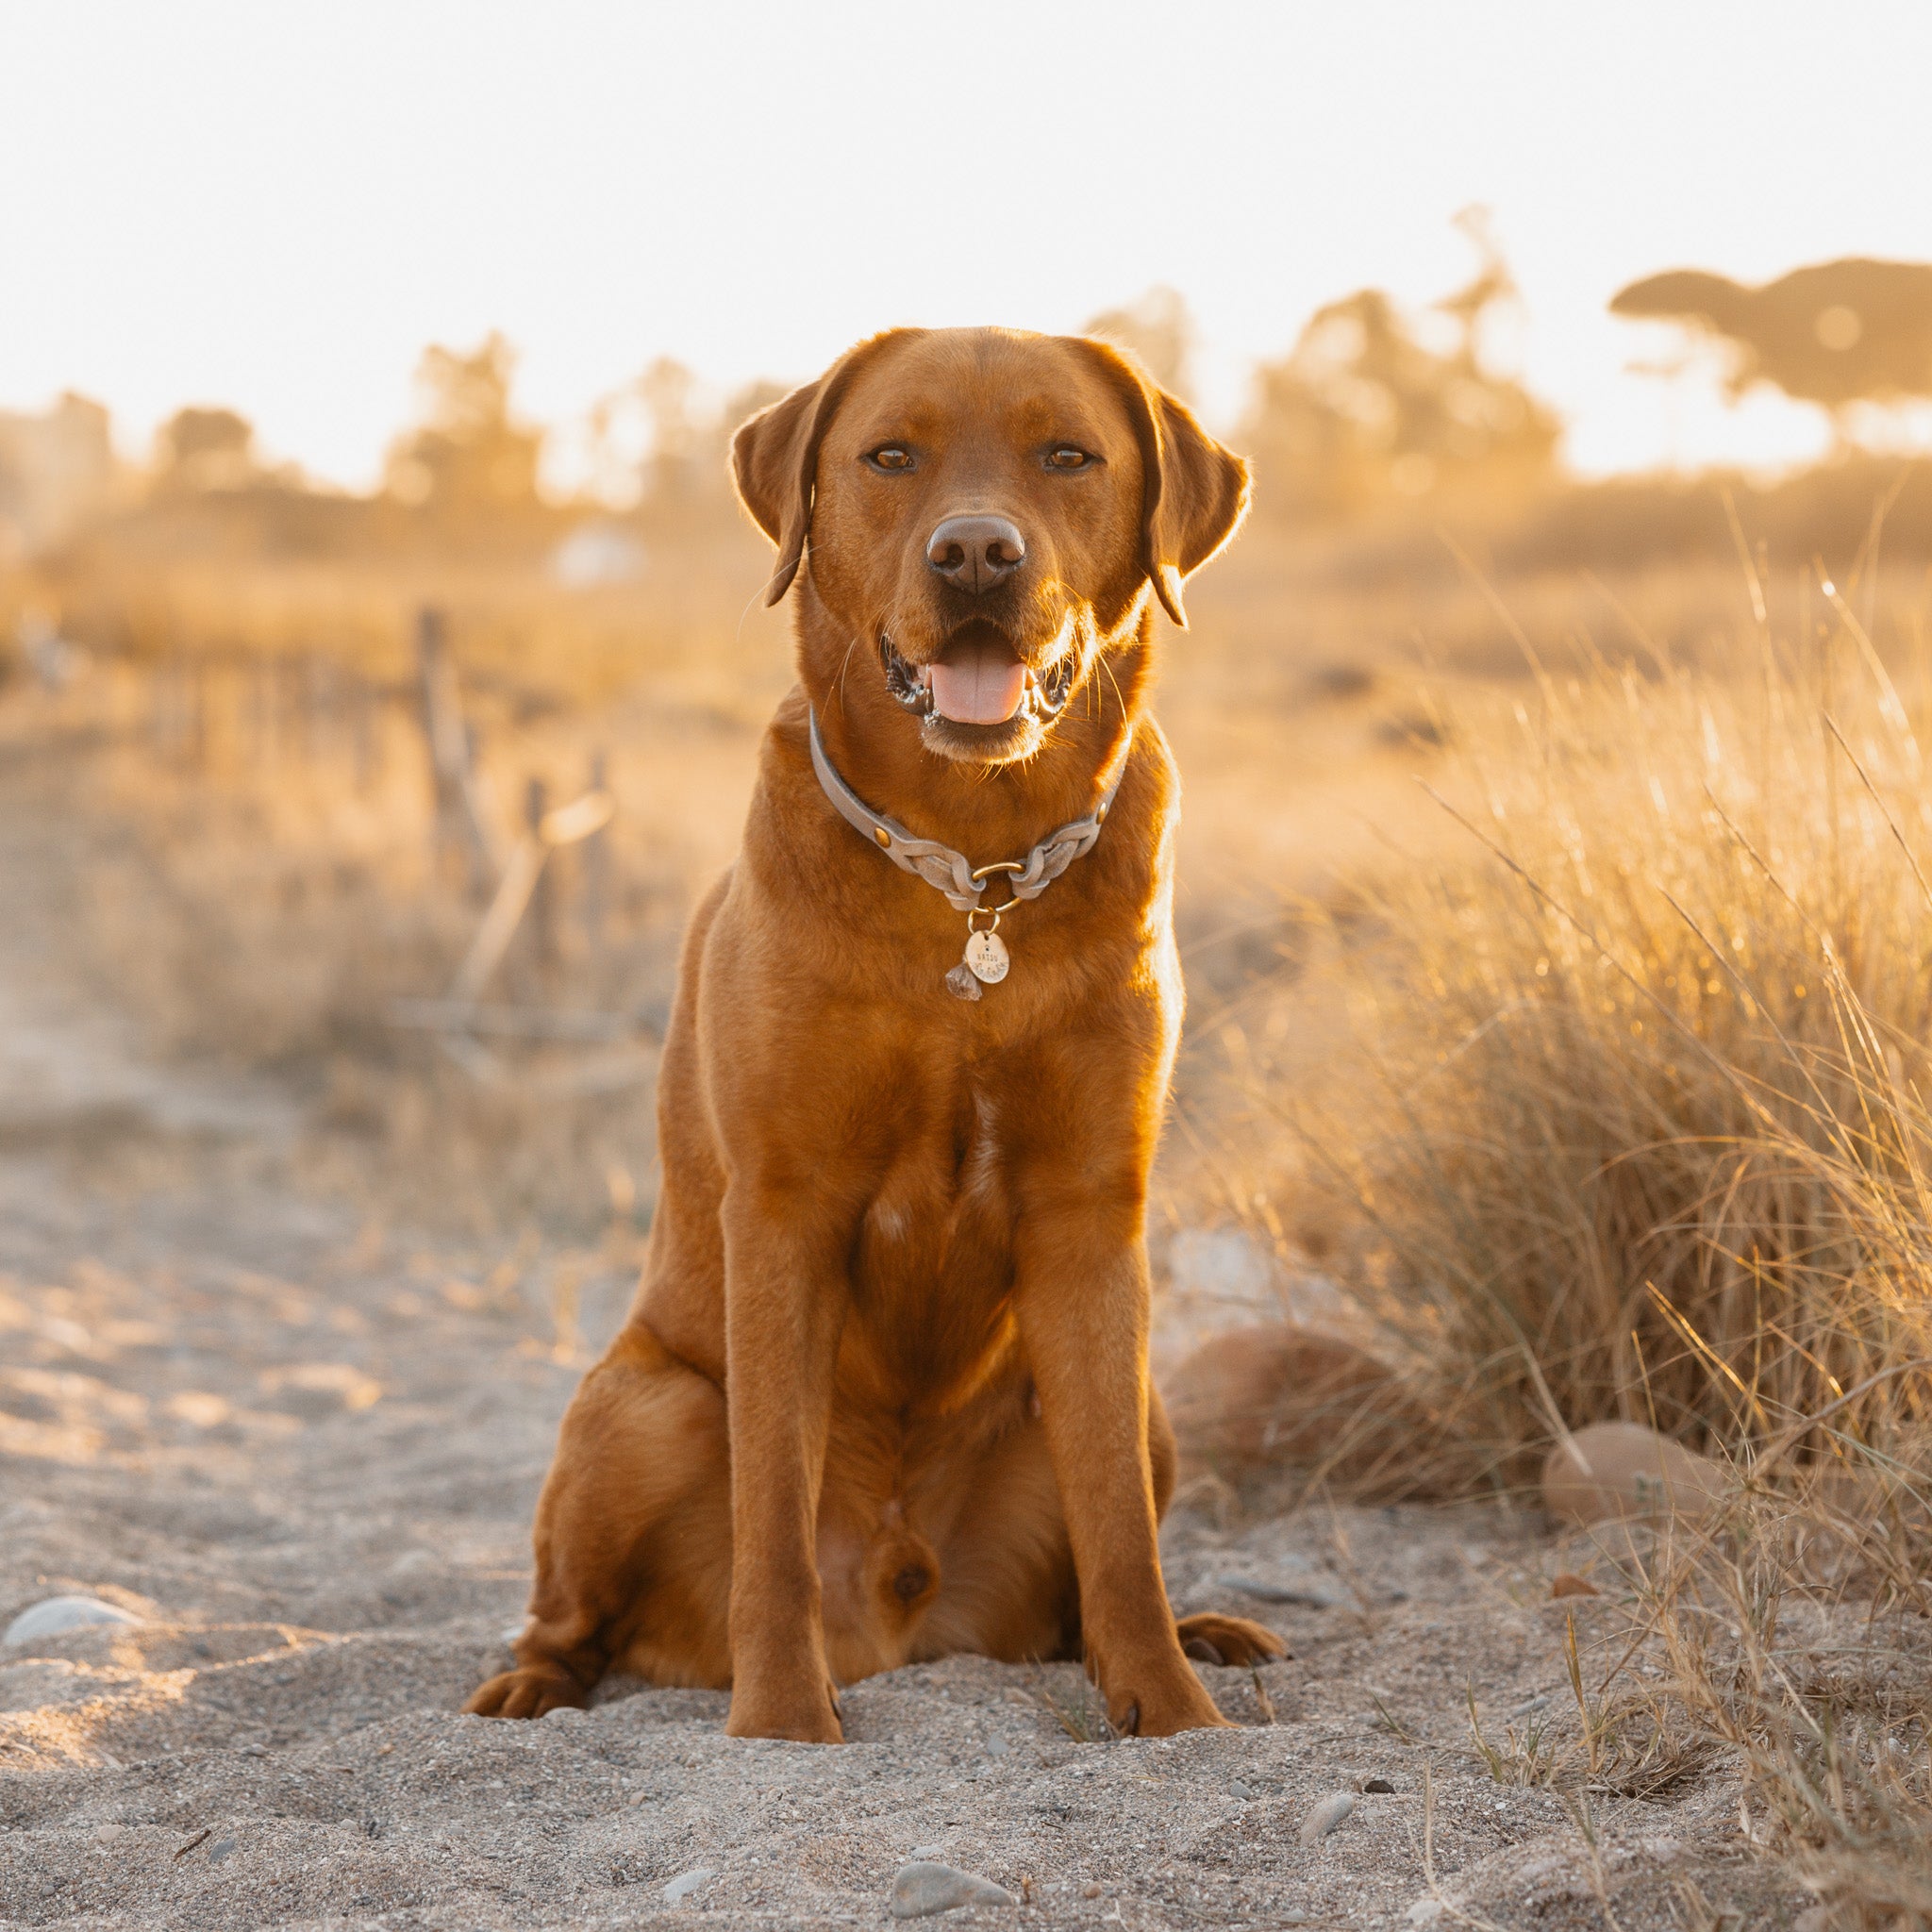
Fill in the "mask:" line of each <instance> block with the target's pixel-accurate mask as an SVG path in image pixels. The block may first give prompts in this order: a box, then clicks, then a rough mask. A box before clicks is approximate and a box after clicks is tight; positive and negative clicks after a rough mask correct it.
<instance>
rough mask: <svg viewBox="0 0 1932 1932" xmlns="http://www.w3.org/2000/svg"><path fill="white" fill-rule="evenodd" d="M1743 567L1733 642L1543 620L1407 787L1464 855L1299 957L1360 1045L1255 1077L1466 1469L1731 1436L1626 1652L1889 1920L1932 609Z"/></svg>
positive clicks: (1899, 1817) (1920, 1736)
mask: <svg viewBox="0 0 1932 1932" xmlns="http://www.w3.org/2000/svg"><path fill="white" fill-rule="evenodd" d="M1740 589H1741V593H1742V594H1741V598H1740V602H1741V604H1742V606H1743V608H1742V609H1741V610H1740V618H1739V622H1738V623H1737V625H1736V627H1735V631H1734V635H1733V639H1732V651H1731V656H1730V661H1729V662H1728V663H1727V664H1725V663H1723V662H1713V661H1712V658H1711V657H1710V656H1708V655H1707V657H1706V658H1705V659H1704V660H1703V663H1702V666H1701V668H1696V669H1687V668H1683V667H1681V666H1680V665H1677V664H1675V663H1674V662H1672V661H1671V660H1670V659H1669V658H1667V657H1666V656H1665V654H1664V653H1662V652H1661V651H1650V652H1648V653H1644V652H1640V656H1639V658H1638V659H1636V660H1634V661H1632V662H1630V663H1627V664H1624V665H1623V666H1613V665H1612V664H1611V663H1609V662H1607V661H1606V660H1605V659H1604V658H1602V657H1601V656H1599V655H1596V654H1595V653H1594V647H1593V645H1592V644H1591V641H1590V640H1589V639H1588V638H1580V639H1579V640H1578V643H1579V647H1580V648H1581V649H1582V651H1583V653H1584V656H1585V657H1586V658H1588V659H1590V660H1591V668H1590V669H1589V670H1588V671H1587V672H1586V673H1583V674H1581V675H1574V676H1571V675H1552V674H1550V673H1549V672H1548V671H1546V670H1545V669H1544V668H1543V667H1542V666H1541V663H1539V662H1536V661H1535V659H1534V653H1533V652H1531V654H1530V655H1531V658H1532V664H1531V671H1532V675H1531V676H1530V678H1529V680H1528V683H1527V685H1526V687H1525V689H1524V694H1523V695H1522V697H1521V698H1520V699H1519V700H1516V701H1506V702H1505V703H1504V704H1502V705H1501V706H1499V707H1495V708H1493V711H1492V714H1491V716H1490V717H1488V718H1487V719H1478V718H1474V717H1465V718H1464V719H1463V720H1461V721H1459V722H1458V723H1457V726H1456V728H1455V729H1454V730H1452V731H1450V732H1447V733H1445V736H1446V737H1447V738H1449V739H1450V740H1451V741H1454V742H1457V743H1459V744H1461V745H1462V746H1464V747H1465V749H1464V751H1463V752H1462V753H1461V754H1460V755H1459V756H1457V758H1454V759H1453V760H1451V761H1449V763H1448V764H1447V766H1446V768H1445V769H1444V770H1442V771H1441V773H1440V774H1437V775H1436V777H1435V778H1434V779H1433V780H1432V783H1431V787H1430V789H1431V791H1433V792H1434V794H1435V796H1436V800H1437V803H1438V804H1439V806H1440V808H1441V810H1442V811H1443V812H1444V813H1446V814H1447V822H1448V823H1449V824H1453V825H1454V826H1455V827H1456V829H1457V832H1458V834H1459V836H1460V837H1461V838H1462V840H1463V841H1464V846H1465V857H1464V858H1463V859H1462V860H1461V861H1458V862H1457V863H1454V864H1450V865H1447V866H1436V865H1430V866H1417V867H1413V868H1397V869H1396V870H1395V871H1394V873H1393V874H1392V875H1391V879H1390V881H1389V882H1387V883H1386V884H1385V885H1384V886H1383V887H1382V888H1381V889H1380V890H1379V891H1376V892H1374V893H1373V894H1372V895H1371V897H1370V899H1369V903H1368V911H1367V915H1366V923H1365V928H1364V926H1363V925H1362V924H1358V925H1357V931H1356V933H1355V935H1354V936H1353V937H1352V939H1351V941H1350V943H1348V944H1347V945H1345V946H1344V945H1342V944H1340V943H1338V944H1337V945H1336V946H1335V947H1334V948H1333V957H1332V959H1331V971H1332V976H1331V977H1330V978H1329V980H1328V985H1329V988H1330V991H1331V993H1332V995H1333V997H1334V998H1335V999H1336V1001H1337V1002H1338V1003H1339V1005H1340V1007H1341V1009H1342V1010H1343V1011H1344V1012H1345V1013H1346V1015H1347V1018H1348V1021H1349V1022H1350V1024H1349V1028H1348V1033H1349V1044H1348V1045H1347V1047H1346V1048H1345V1049H1343V1050H1342V1051H1341V1052H1340V1053H1338V1054H1337V1055H1336V1056H1335V1057H1334V1058H1332V1060H1331V1061H1330V1062H1329V1064H1328V1067H1327V1069H1326V1070H1325V1072H1324V1074H1322V1075H1321V1076H1320V1078H1319V1079H1318V1081H1317V1082H1316V1085H1315V1091H1312V1092H1302V1093H1297V1094H1295V1095H1293V1096H1291V1097H1290V1098H1288V1099H1283V1100H1279V1101H1278V1105H1279V1109H1280V1111H1281V1112H1283V1113H1284V1114H1285V1115H1287V1116H1289V1117H1290V1118H1291V1119H1292V1120H1293V1122H1294V1124H1295V1125H1296V1126H1297V1127H1298V1129H1299V1145H1300V1146H1301V1148H1302V1149H1303V1150H1304V1158H1306V1160H1307V1162H1308V1163H1309V1166H1310V1168H1311V1171H1312V1174H1313V1176H1314V1181H1315V1185H1316V1188H1317V1190H1318V1192H1319V1193H1321V1194H1322V1195H1323V1196H1324V1197H1325V1199H1326V1202H1327V1204H1328V1209H1329V1212H1330V1214H1331V1215H1333V1214H1334V1213H1335V1212H1336V1210H1337V1208H1338V1205H1339V1210H1340V1225H1341V1229H1342V1234H1341V1245H1340V1250H1339V1254H1338V1256H1337V1257H1335V1259H1334V1262H1333V1265H1334V1266H1335V1267H1336V1268H1337V1270H1338V1272H1340V1273H1341V1274H1342V1275H1343V1276H1344V1278H1345V1280H1346V1284H1347V1286H1348V1287H1349V1288H1350V1289H1351V1290H1352V1291H1353V1293H1354V1294H1355V1296H1356V1298H1357V1301H1358V1303H1359V1304H1360V1306H1361V1307H1363V1308H1364V1310H1365V1311H1366V1313H1367V1315H1368V1316H1369V1318H1370V1319H1371V1320H1372V1321H1373V1322H1374V1324H1376V1325H1377V1327H1378V1328H1379V1330H1380V1332H1381V1334H1382V1336H1383V1338H1384V1340H1385V1341H1386V1342H1387V1344H1388V1346H1389V1347H1390V1349H1391V1352H1392V1353H1394V1354H1395V1355H1397V1356H1398V1357H1401V1358H1402V1360H1403V1361H1404V1363H1405V1365H1406V1366H1407V1370H1408V1372H1409V1380H1410V1383H1411V1386H1413V1387H1415V1388H1417V1389H1418V1390H1420V1391H1423V1393H1424V1399H1425V1400H1426V1401H1427V1402H1428V1404H1429V1406H1430V1407H1431V1408H1432V1410H1433V1412H1434V1414H1435V1415H1436V1416H1437V1417H1439V1418H1440V1419H1441V1425H1442V1431H1443V1441H1442V1444H1441V1447H1442V1451H1443V1454H1444V1456H1445V1457H1447V1458H1448V1459H1449V1460H1450V1461H1451V1462H1452V1463H1454V1464H1455V1465H1456V1466H1457V1467H1458V1468H1459V1469H1460V1471H1461V1473H1462V1474H1463V1476H1464V1478H1465V1479H1468V1478H1477V1479H1487V1480H1491V1481H1503V1482H1520V1481H1521V1480H1523V1479H1524V1478H1525V1477H1526V1476H1527V1475H1529V1474H1530V1473H1531V1472H1532V1471H1533V1470H1534V1468H1535V1464H1536V1459H1537V1458H1538V1457H1540V1456H1541V1453H1542V1452H1543V1451H1544V1450H1546V1449H1547V1447H1548V1445H1549V1443H1550V1442H1551V1441H1552V1440H1553V1439H1554V1438H1555V1437H1557V1435H1559V1434H1560V1433H1561V1431H1562V1430H1563V1429H1565V1428H1575V1427H1579V1426H1581V1425H1583V1424H1588V1423H1591V1422H1594V1421H1600V1420H1607V1419H1611V1418H1626V1419H1631V1420H1637V1421H1642V1422H1651V1423H1654V1424H1656V1425H1657V1426H1659V1427H1661V1428H1663V1429H1664V1430H1666V1431H1668V1432H1669V1433H1671V1434H1673V1435H1675V1436H1678V1437H1680V1438H1683V1439H1686V1440H1688V1441H1692V1442H1694V1443H1696V1444H1698V1445H1699V1446H1701V1447H1703V1448H1705V1449H1707V1450H1708V1451H1710V1452H1711V1453H1714V1454H1716V1455H1718V1456H1720V1457H1723V1458H1724V1459H1725V1460H1727V1461H1728V1462H1729V1464H1730V1465H1731V1466H1732V1468H1733V1470H1734V1472H1735V1475H1736V1488H1735V1494H1734V1496H1733V1498H1732V1501H1731V1503H1730V1505H1729V1507H1727V1509H1726V1510H1725V1511H1724V1513H1723V1515H1722V1516H1721V1518H1719V1519H1717V1520H1715V1521H1713V1522H1711V1523H1710V1524H1707V1525H1705V1526H1704V1527H1703V1529H1702V1530H1701V1531H1697V1532H1693V1533H1687V1534H1685V1535H1681V1536H1678V1537H1674V1538H1667V1539H1665V1540H1664V1541H1662V1542H1661V1543H1660V1544H1658V1545H1657V1546H1655V1547H1646V1548H1644V1549H1643V1550H1641V1552H1638V1553H1636V1554H1634V1555H1632V1556H1631V1557H1630V1558H1629V1560H1628V1561H1627V1563H1626V1565H1625V1568H1626V1573H1627V1574H1626V1583H1627V1586H1628V1590H1629V1593H1630V1600H1631V1602H1632V1603H1633V1605H1634V1621H1633V1624H1632V1629H1631V1644H1630V1648H1629V1649H1628V1650H1627V1651H1626V1652H1625V1653H1624V1658H1623V1661H1624V1663H1626V1664H1627V1663H1628V1662H1629V1661H1631V1659H1633V1658H1635V1657H1644V1658H1646V1659H1648V1660H1649V1661H1650V1663H1651V1664H1652V1667H1653V1669H1656V1670H1659V1671H1660V1672H1661V1674H1662V1675H1661V1681H1662V1682H1663V1684H1664V1685H1665V1687H1666V1689H1665V1691H1664V1693H1663V1696H1664V1701H1665V1703H1666V1704H1667V1705H1668V1707H1669V1712H1668V1716H1667V1717H1666V1718H1663V1719H1659V1721H1658V1722H1659V1724H1676V1725H1679V1726H1681V1727H1683V1728H1684V1729H1685V1732H1686V1735H1687V1736H1688V1737H1689V1738H1690V1739H1691V1741H1692V1745H1693V1746H1695V1745H1698V1744H1701V1745H1702V1746H1704V1747H1707V1748H1710V1749H1714V1750H1722V1751H1723V1752H1724V1754H1725V1756H1726V1758H1727V1760H1728V1761H1729V1762H1730V1763H1731V1764H1732V1765H1733V1766H1734V1768H1735V1770H1736V1773H1737V1775H1738V1776H1739V1778H1740V1787H1741V1790H1742V1794H1743V1795H1742V1810H1741V1818H1742V1828H1743V1829H1744V1830H1745V1831H1746V1832H1747V1834H1748V1835H1749V1836H1750V1837H1751V1838H1752V1840H1754V1842H1757V1843H1759V1844H1762V1845H1765V1846H1768V1847H1770V1848H1772V1849H1774V1850H1775V1851H1777V1852H1778V1853H1780V1854H1781V1855H1783V1856H1785V1857H1788V1858H1789V1859H1790V1860H1791V1861H1792V1863H1793V1865H1794V1867H1795V1869H1796V1870H1797V1871H1798V1872H1799V1874H1801V1875H1803V1876H1805V1877H1806V1878H1807V1881H1808V1882H1810V1883H1812V1884H1813V1885H1814V1886H1815V1888H1816V1889H1817V1890H1819V1891H1820V1893H1821V1894H1822V1895H1823V1896H1824V1899H1825V1900H1826V1902H1827V1906H1828V1907H1829V1908H1830V1909H1831V1910H1832V1911H1833V1912H1835V1913H1836V1914H1838V1919H1837V1921H1835V1922H1837V1923H1843V1924H1871V1925H1879V1924H1884V1925H1891V1924H1900V1925H1904V1924H1926V1923H1932V1762H1928V1757H1927V1752H1928V1737H1927V1722H1926V1712H1927V1709H1928V1708H1932V1644H1928V1642H1927V1641H1926V1638H1925V1618H1926V1616H1927V1614H1928V1613H1932V1586H1928V1577H1932V1104H1928V1096H1932V1066H1928V1036H1932V876H1928V867H1932V803H1928V798H1927V787H1926V779H1927V770H1926V762H1925V761H1926V756H1927V752H1928V748H1932V738H1928V735H1927V731H1926V725H1925V697H1926V680H1925V672H1926V668H1927V667H1926V666H1925V665H1924V663H1923V662H1922V661H1916V660H1915V658H1914V655H1913V654H1912V653H1910V652H1909V651H1907V650H1906V649H1905V648H1904V645H1905V643H1906V641H1907V640H1910V639H1911V638H1912V637H1913V636H1914V635H1915V634H1916V635H1917V636H1921V637H1923V635H1924V608H1923V605H1918V606H1913V607H1909V608H1903V609H1901V608H1890V607H1888V606H1887V605H1885V604H1884V603H1883V602H1879V601H1875V600H1868V599H1859V598H1858V597H1857V591H1856V588H1852V589H1847V590H1840V588H1839V587H1838V586H1837V585H1835V584H1833V583H1831V582H1830V581H1829V579H1826V578H1824V577H1823V576H1822V575H1820V576H1817V577H1814V579H1813V581H1812V584H1811V589H1810V592H1809V602H1810V607H1811V609H1810V615H1809V617H1808V619H1807V622H1806V623H1805V624H1804V625H1801V626H1796V627H1792V628H1785V627H1782V626H1780V625H1777V624H1775V623H1774V621H1773V620H1772V618H1771V617H1770V616H1769V615H1768V614H1767V600H1766V599H1765V597H1764V596H1763V594H1762V588H1761V586H1760V584H1759V583H1758V582H1757V577H1756V575H1755V573H1747V575H1746V576H1745V578H1744V580H1743V582H1742V584H1741V587H1740ZM1787 608H1790V606H1789V603H1788V606H1787ZM1799 608H1802V606H1800V607H1799ZM1525 648H1526V649H1527V644H1526V641H1525ZM1364 929H1366V931H1367V932H1368V934H1369V935H1370V936H1369V937H1367V938H1366V939H1364V938H1363V937H1362V932H1363V930H1364ZM1613 1674H1614V1671H1613ZM1595 1694H1596V1695H1597V1697H1598V1698H1599V1699H1600V1700H1602V1699H1605V1698H1608V1699H1609V1701H1610V1703H1611V1704H1614V1703H1615V1697H1614V1696H1613V1695H1612V1693H1611V1690H1610V1686H1609V1685H1608V1684H1607V1683H1606V1684H1605V1685H1602V1686H1599V1687H1597V1690H1596V1692H1595ZM1657 1694H1658V1693H1657V1691H1656V1688H1655V1685H1654V1684H1653V1685H1649V1686H1647V1687H1646V1689H1645V1691H1644V1695H1645V1697H1646V1698H1649V1699H1651V1700H1652V1701H1655V1699H1656V1697H1657ZM1577 1701H1578V1704H1579V1707H1582V1708H1583V1710H1584V1723H1583V1730H1584V1732H1585V1733H1588V1732H1589V1731H1590V1727H1591V1722H1592V1720H1591V1716H1590V1709H1591V1706H1590V1705H1589V1702H1588V1699H1587V1697H1586V1694H1585V1692H1584V1691H1583V1690H1582V1688H1581V1687H1579V1691H1578V1700H1577ZM1625 1703H1626V1704H1627V1703H1628V1698H1627V1696H1626V1697H1625ZM1605 1707H1607V1706H1605V1705H1604V1704H1603V1703H1601V1702H1600V1703H1599V1704H1598V1706H1597V1707H1596V1708H1598V1709H1599V1710H1601V1709H1603V1708H1605ZM1658 1734H1659V1735H1661V1731H1660V1730H1659V1732H1658ZM1586 1741H1587V1740H1586ZM1583 1782H1584V1783H1585V1784H1587V1783H1588V1780H1587V1778H1586V1779H1585V1780H1584V1781H1583Z"/></svg>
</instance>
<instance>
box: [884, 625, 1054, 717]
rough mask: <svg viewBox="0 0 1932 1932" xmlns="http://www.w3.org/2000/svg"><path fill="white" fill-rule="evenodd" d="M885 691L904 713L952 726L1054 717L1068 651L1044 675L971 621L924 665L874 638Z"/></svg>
mask: <svg viewBox="0 0 1932 1932" xmlns="http://www.w3.org/2000/svg"><path fill="white" fill-rule="evenodd" d="M879 660H880V662H881V663H882V664H883V665H884V666H885V672H886V689H887V690H888V691H891V694H892V696H893V697H894V698H896V699H897V700H898V702H899V703H900V704H902V705H904V706H905V707H906V708H907V709H908V711H912V712H916V713H917V714H918V715H919V716H920V717H921V718H924V719H926V720H928V721H930V720H933V719H940V718H943V719H945V720H946V721H947V722H949V723H951V724H983V725H997V724H1011V723H1012V722H1013V721H1014V720H1015V719H1017V718H1020V717H1022V716H1023V715H1024V716H1032V717H1038V718H1053V717H1058V714H1059V712H1060V711H1061V709H1062V708H1064V707H1065V705H1066V702H1067V697H1068V694H1069V692H1071V691H1072V690H1073V686H1074V654H1073V653H1072V652H1071V651H1069V652H1068V653H1067V654H1066V655H1065V656H1063V657H1062V658H1060V659H1059V660H1058V662H1057V663H1056V664H1054V665H1053V666H1052V667H1051V668H1050V669H1048V670H1047V671H1045V672H1044V673H1036V672H1034V671H1033V670H1031V669H1030V668H1029V667H1028V666H1026V665H1025V664H1023V663H1022V662H1021V661H1020V655H1019V653H1018V652H1017V651H1015V650H1014V649H1013V646H1012V644H1011V642H1010V641H1008V637H1007V634H1006V632H1005V631H1003V630H1001V629H1000V627H999V626H998V625H996V624H989V623H988V622H987V621H986V619H984V618H980V617H975V618H974V619H973V620H971V622H969V623H966V624H963V625H960V626H959V628H958V630H956V631H955V632H954V633H953V635H952V636H951V637H950V638H948V639H947V640H946V646H945V649H944V650H942V651H941V653H940V655H939V656H938V657H937V658H935V659H934V660H933V661H932V662H931V663H930V664H912V663H908V661H907V659H906V658H902V657H901V656H900V655H899V653H898V651H897V650H896V649H895V648H894V647H893V644H892V641H891V638H889V637H887V636H886V635H885V634H884V633H883V632H881V633H880V634H879Z"/></svg>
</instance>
